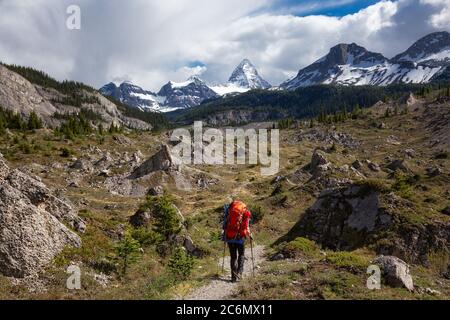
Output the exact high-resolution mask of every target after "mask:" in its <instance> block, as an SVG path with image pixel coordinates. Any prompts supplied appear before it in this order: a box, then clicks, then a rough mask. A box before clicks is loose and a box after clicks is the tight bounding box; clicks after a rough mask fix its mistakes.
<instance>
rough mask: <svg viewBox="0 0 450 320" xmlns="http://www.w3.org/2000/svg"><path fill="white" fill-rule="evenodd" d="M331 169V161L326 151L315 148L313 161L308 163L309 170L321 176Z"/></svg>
mask: <svg viewBox="0 0 450 320" xmlns="http://www.w3.org/2000/svg"><path fill="white" fill-rule="evenodd" d="M330 169H331V163H330V162H329V161H328V160H327V158H326V156H325V153H324V152H322V151H320V150H315V151H314V153H313V155H312V157H311V163H310V164H309V165H308V170H309V171H310V172H311V174H313V175H314V176H319V175H321V174H322V173H323V172H326V171H328V170H330Z"/></svg>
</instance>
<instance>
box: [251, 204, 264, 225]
mask: <svg viewBox="0 0 450 320" xmlns="http://www.w3.org/2000/svg"><path fill="white" fill-rule="evenodd" d="M249 211H250V213H251V214H252V219H251V221H250V223H251V224H256V223H258V222H260V221H261V220H262V219H263V218H264V216H265V215H266V211H265V210H264V208H263V207H261V206H256V205H254V206H250V207H249Z"/></svg>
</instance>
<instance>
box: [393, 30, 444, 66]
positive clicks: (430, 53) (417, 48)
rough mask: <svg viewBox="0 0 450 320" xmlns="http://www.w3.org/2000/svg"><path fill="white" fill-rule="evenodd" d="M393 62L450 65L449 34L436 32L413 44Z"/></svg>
mask: <svg viewBox="0 0 450 320" xmlns="http://www.w3.org/2000/svg"><path fill="white" fill-rule="evenodd" d="M392 61H393V62H405V61H412V62H415V63H420V64H424V65H429V66H431V67H432V66H436V65H438V66H441V65H442V64H447V65H450V33H448V32H436V33H432V34H429V35H427V36H425V37H423V38H422V39H420V40H418V41H417V42H416V43H414V44H413V45H412V46H411V47H410V48H409V49H408V50H406V51H405V52H403V53H400V54H399V55H397V56H395V57H394V58H392Z"/></svg>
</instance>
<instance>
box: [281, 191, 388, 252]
mask: <svg viewBox="0 0 450 320" xmlns="http://www.w3.org/2000/svg"><path fill="white" fill-rule="evenodd" d="M391 223H392V218H391V216H390V215H389V214H387V213H386V212H385V211H384V210H383V209H382V208H380V200H379V194H378V192H377V191H376V190H374V189H372V188H370V187H368V186H359V185H352V186H349V187H344V188H338V189H329V190H326V191H324V192H322V194H321V195H320V196H319V198H318V199H317V201H316V203H315V204H314V205H313V206H312V207H311V208H309V209H308V210H307V211H306V212H305V214H304V215H303V216H302V218H301V220H300V221H299V222H298V223H297V224H296V225H295V226H294V228H293V229H292V230H291V231H290V232H289V233H288V235H287V237H288V240H293V239H295V238H297V237H306V238H309V239H311V240H314V241H316V242H318V243H320V244H322V245H323V246H325V247H328V248H331V249H334V250H353V249H356V248H358V247H360V246H362V245H363V244H364V243H365V242H366V241H367V239H368V237H370V236H371V235H374V234H375V233H377V232H378V231H379V230H382V229H386V228H387V227H388V226H389V225H390V224H391Z"/></svg>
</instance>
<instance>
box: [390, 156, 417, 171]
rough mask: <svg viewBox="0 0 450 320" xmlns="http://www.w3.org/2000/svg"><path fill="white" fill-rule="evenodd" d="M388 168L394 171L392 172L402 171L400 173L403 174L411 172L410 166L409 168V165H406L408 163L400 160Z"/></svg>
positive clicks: (393, 162)
mask: <svg viewBox="0 0 450 320" xmlns="http://www.w3.org/2000/svg"><path fill="white" fill-rule="evenodd" d="M386 167H387V168H388V169H390V170H392V171H397V170H400V171H403V172H410V171H411V170H410V168H409V166H408V164H407V163H406V161H405V160H400V159H397V160H394V161H392V162H391V163H389V164H388V165H387V166H386Z"/></svg>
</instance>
